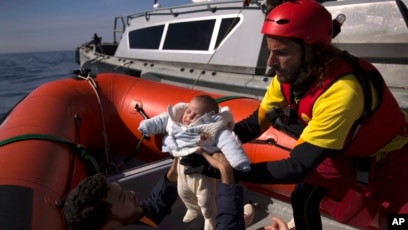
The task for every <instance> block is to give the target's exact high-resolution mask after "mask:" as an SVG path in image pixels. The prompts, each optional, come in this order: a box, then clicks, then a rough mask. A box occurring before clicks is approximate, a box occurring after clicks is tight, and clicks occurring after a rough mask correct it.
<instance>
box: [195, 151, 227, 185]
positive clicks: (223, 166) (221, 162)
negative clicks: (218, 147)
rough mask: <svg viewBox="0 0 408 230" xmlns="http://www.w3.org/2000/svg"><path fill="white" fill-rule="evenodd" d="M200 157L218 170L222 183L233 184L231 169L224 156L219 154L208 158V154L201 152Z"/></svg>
mask: <svg viewBox="0 0 408 230" xmlns="http://www.w3.org/2000/svg"><path fill="white" fill-rule="evenodd" d="M202 155H203V157H204V158H205V159H206V160H207V161H208V163H210V164H211V166H213V167H214V168H216V169H218V170H220V173H221V182H222V183H224V184H235V180H234V172H233V169H232V167H231V165H230V163H229V162H228V160H227V158H226V157H225V155H224V154H222V153H220V152H219V153H214V154H213V155H211V156H210V155H209V154H208V153H206V152H202Z"/></svg>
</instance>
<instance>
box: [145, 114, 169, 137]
mask: <svg viewBox="0 0 408 230" xmlns="http://www.w3.org/2000/svg"><path fill="white" fill-rule="evenodd" d="M168 118H169V117H168V115H167V113H162V114H159V115H157V116H154V117H152V118H149V119H146V120H143V121H141V122H140V124H139V128H138V130H139V131H140V132H141V133H142V134H143V135H145V136H150V135H155V134H164V133H166V125H167V121H168Z"/></svg>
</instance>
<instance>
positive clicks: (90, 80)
mask: <svg viewBox="0 0 408 230" xmlns="http://www.w3.org/2000/svg"><path fill="white" fill-rule="evenodd" d="M77 78H80V79H83V80H87V81H88V83H89V85H90V86H91V88H92V89H93V91H94V92H95V95H96V99H97V100H98V105H99V111H100V113H101V119H102V128H103V133H102V135H103V142H104V145H105V157H106V163H107V165H108V166H112V164H113V163H112V157H111V155H110V148H109V141H108V133H107V132H106V123H105V116H104V115H103V108H102V101H101V98H100V97H99V94H98V90H97V89H98V85H97V84H96V82H95V80H94V79H93V78H92V76H91V74H90V73H89V72H87V71H85V72H83V71H80V72H79V73H77Z"/></svg>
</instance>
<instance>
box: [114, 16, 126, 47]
mask: <svg viewBox="0 0 408 230" xmlns="http://www.w3.org/2000/svg"><path fill="white" fill-rule="evenodd" d="M118 23H120V24H118ZM120 25H122V28H118V27H119V26H120ZM125 28H126V24H125V20H124V19H123V16H116V17H115V23H114V25H113V43H114V44H118V42H117V39H116V38H117V35H118V33H119V34H120V35H122V34H123V33H124V32H125ZM119 40H120V39H119Z"/></svg>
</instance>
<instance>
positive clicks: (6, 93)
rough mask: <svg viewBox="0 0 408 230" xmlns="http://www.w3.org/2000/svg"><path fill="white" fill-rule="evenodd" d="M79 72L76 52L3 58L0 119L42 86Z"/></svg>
mask: <svg viewBox="0 0 408 230" xmlns="http://www.w3.org/2000/svg"><path fill="white" fill-rule="evenodd" d="M77 69H79V65H78V64H77V63H76V62H75V50H72V51H52V52H35V53H13V54H0V117H1V116H2V115H3V114H5V113H7V112H8V111H9V110H10V109H11V108H12V107H13V106H14V105H15V104H16V103H18V102H19V101H20V100H21V99H22V98H24V97H25V96H26V95H27V94H29V93H30V92H31V91H32V90H34V89H35V88H37V87H38V86H40V85H42V84H44V83H46V82H50V81H54V80H57V79H62V78H67V77H72V76H73V71H74V70H77Z"/></svg>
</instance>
